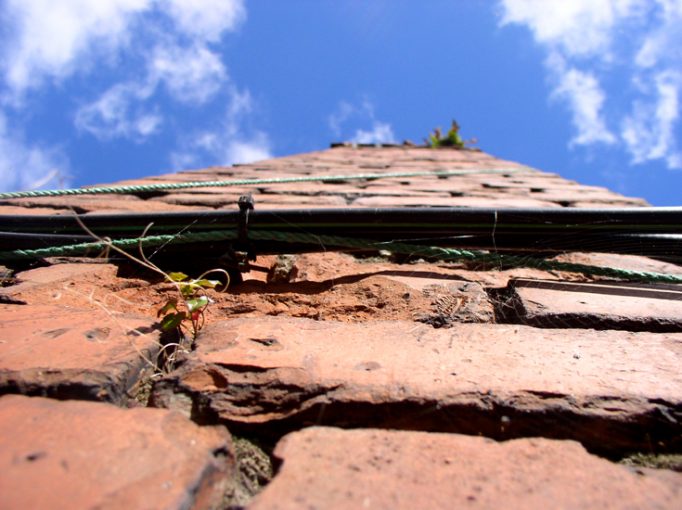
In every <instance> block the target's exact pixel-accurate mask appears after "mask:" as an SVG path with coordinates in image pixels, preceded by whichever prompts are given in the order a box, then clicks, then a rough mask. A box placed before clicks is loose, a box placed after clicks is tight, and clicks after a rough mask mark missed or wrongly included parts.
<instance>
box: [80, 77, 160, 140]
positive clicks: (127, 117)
mask: <svg viewBox="0 0 682 510" xmlns="http://www.w3.org/2000/svg"><path fill="white" fill-rule="evenodd" d="M153 90H154V89H153V87H149V86H147V87H145V86H139V85H138V84H136V83H125V84H118V85H114V86H113V87H111V88H110V89H109V90H107V91H106V92H105V93H104V94H102V95H101V96H100V97H99V99H97V100H96V101H94V102H92V103H90V104H87V105H85V106H83V107H81V108H80V109H79V110H78V112H77V113H76V118H75V123H76V127H77V128H78V129H80V130H83V131H87V132H89V133H90V134H92V135H95V136H96V137H97V138H99V139H101V140H110V139H113V138H116V137H125V138H132V139H135V140H138V141H139V140H142V139H143V138H145V137H147V136H149V135H152V134H154V133H155V132H157V131H158V129H159V128H160V126H161V123H162V118H161V116H160V115H158V114H154V113H150V112H146V111H144V110H143V109H141V108H140V107H139V106H137V105H136V104H135V102H136V101H137V102H141V101H144V100H146V99H147V98H149V97H150V96H151V95H152V93H153ZM136 106H137V107H136Z"/></svg>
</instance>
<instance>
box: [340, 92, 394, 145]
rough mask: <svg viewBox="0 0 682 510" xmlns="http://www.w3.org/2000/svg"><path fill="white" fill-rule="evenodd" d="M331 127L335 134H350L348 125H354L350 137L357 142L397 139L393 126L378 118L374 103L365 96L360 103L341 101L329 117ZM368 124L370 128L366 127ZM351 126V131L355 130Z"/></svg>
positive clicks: (382, 141)
mask: <svg viewBox="0 0 682 510" xmlns="http://www.w3.org/2000/svg"><path fill="white" fill-rule="evenodd" d="M327 124H328V126H329V129H331V131H332V132H333V133H334V136H337V137H344V136H348V135H347V133H348V132H349V130H348V128H346V126H349V125H351V126H353V128H354V134H353V135H351V136H350V137H349V138H348V139H349V140H350V141H351V142H356V143H387V142H393V141H395V135H394V134H393V128H392V127H391V125H390V124H389V123H387V122H382V121H379V120H377V118H376V115H375V114H374V105H373V104H372V103H371V102H370V101H369V100H368V99H367V98H364V99H363V100H362V102H361V103H360V104H359V105H354V104H352V103H349V102H347V101H341V102H340V103H339V104H338V106H337V107H336V110H335V111H334V112H333V113H332V114H331V115H330V116H329V117H328V118H327ZM367 124H369V125H370V127H369V128H365V127H364V126H366V125H367ZM353 128H351V131H352V130H353Z"/></svg>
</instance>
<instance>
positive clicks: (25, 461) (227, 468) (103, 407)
mask: <svg viewBox="0 0 682 510" xmlns="http://www.w3.org/2000/svg"><path fill="white" fill-rule="evenodd" d="M233 472H234V454H233V451H232V443H231V440H230V438H229V435H228V434H227V432H226V430H225V429H223V428H218V427H198V426H196V425H195V424H193V423H192V422H190V421H189V420H187V419H186V418H185V417H183V416H181V415H179V414H178V413H174V412H168V411H164V410H160V409H126V410H124V409H118V408H116V407H114V406H111V405H108V404H101V403H94V402H75V401H72V402H59V401H55V400H50V399H44V398H38V397H34V398H28V397H22V396H18V395H6V396H4V397H2V398H0V494H2V496H1V502H0V507H2V508H3V509H8V510H9V509H17V510H24V509H29V508H36V509H37V508H102V509H105V508H106V509H115V508H121V509H123V508H135V509H144V508H148V509H155V508H168V509H178V510H179V509H187V508H196V509H202V508H204V509H208V508H217V507H218V505H219V504H220V503H221V501H222V498H223V495H224V493H225V491H226V490H227V489H228V488H229V485H230V484H231V480H232V479H233Z"/></svg>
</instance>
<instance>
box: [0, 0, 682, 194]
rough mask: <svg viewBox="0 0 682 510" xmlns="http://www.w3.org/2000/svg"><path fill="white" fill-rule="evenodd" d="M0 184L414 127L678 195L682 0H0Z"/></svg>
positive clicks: (108, 174)
mask: <svg viewBox="0 0 682 510" xmlns="http://www.w3.org/2000/svg"><path fill="white" fill-rule="evenodd" d="M0 21H1V24H0V27H1V28H0V51H1V52H2V59H0V66H1V68H0V189H1V190H3V191H9V190H18V189H30V188H36V187H58V186H80V185H85V184H94V183H104V182H111V181H116V180H122V179H130V178H135V177H141V176H146V175H153V174H159V173H165V172H168V171H172V170H177V169H185V168H200V167H203V166H209V165H226V164H231V163H236V162H248V161H253V160H258V159H262V158H266V157H272V156H282V155H288V154H294V153H299V152H305V151H311V150H318V149H322V148H326V147H328V145H329V143H330V142H332V141H342V140H350V141H360V142H382V141H387V142H388V141H402V140H405V139H410V140H413V141H415V142H421V141H422V140H423V139H424V138H425V137H426V136H427V134H428V133H429V131H430V130H431V129H432V128H434V127H436V126H442V127H444V128H446V127H447V126H448V125H449V123H450V120H451V119H453V118H455V119H457V121H458V122H459V123H460V125H461V126H462V134H463V135H464V137H465V138H469V137H476V138H477V139H478V146H479V147H480V148H482V149H483V150H485V151H486V152H489V153H491V154H493V155H496V156H498V157H501V158H507V159H512V160H515V161H519V162H522V163H526V164H529V165H531V166H535V167H537V168H540V169H543V170H547V171H553V172H557V173H559V174H561V175H563V176H565V177H568V178H571V179H576V180H579V181H580V182H583V183H588V184H597V185H602V186H607V187H609V188H611V189H614V190H616V191H619V192H621V193H625V194H627V195H633V196H641V197H644V198H646V199H647V200H649V201H650V202H651V203H652V204H654V205H682V147H681V146H680V144H681V143H682V141H681V140H682V137H681V136H680V134H681V133H682V128H681V127H680V119H679V116H680V97H679V96H680V91H681V90H682V65H681V64H682V31H680V30H676V29H675V28H676V27H679V26H680V25H681V22H682V0H572V1H570V2H568V1H564V0H556V1H554V0H495V1H493V0H490V1H483V0H480V1H477V0H449V1H448V0H427V1H418V0H373V1H361V0H353V1H351V0H335V1H331V0H290V1H286V2H285V1H281V0H251V1H240V0H97V1H92V0H0Z"/></svg>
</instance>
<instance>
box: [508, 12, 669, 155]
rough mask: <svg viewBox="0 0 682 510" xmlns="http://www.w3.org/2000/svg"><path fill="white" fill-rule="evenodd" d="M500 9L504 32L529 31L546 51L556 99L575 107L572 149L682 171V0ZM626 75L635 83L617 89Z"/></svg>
mask: <svg viewBox="0 0 682 510" xmlns="http://www.w3.org/2000/svg"><path fill="white" fill-rule="evenodd" d="M500 6H501V19H500V24H501V25H509V24H519V25H522V26H525V27H527V28H528V29H529V30H530V32H531V33H532V35H533V37H534V39H535V41H536V43H537V44H539V45H540V46H541V47H543V48H544V49H545V50H546V52H547V55H548V57H547V60H546V67H547V70H548V71H549V73H548V77H549V82H550V84H551V86H552V89H553V90H552V93H551V97H552V98H556V99H559V100H561V101H562V102H564V103H565V104H566V105H567V106H568V107H569V109H570V112H571V116H572V120H573V124H574V127H575V130H576V134H575V136H574V137H573V138H572V140H571V145H582V146H589V145H592V144H609V145H611V146H613V147H617V148H620V149H624V150H626V151H627V152H628V153H629V154H630V155H631V157H632V162H633V163H642V162H645V161H654V160H662V161H664V162H665V163H666V164H667V166H668V167H669V168H679V167H680V166H682V165H680V161H681V160H682V156H681V155H680V153H679V151H678V148H677V146H676V138H679V113H680V104H679V101H678V96H679V90H680V79H679V69H681V68H682V31H680V30H679V27H680V26H682V0H600V1H595V0H571V1H563V0H500ZM623 75H625V76H628V77H629V81H627V82H626V83H624V84H623V83H622V78H621V84H620V86H618V85H617V86H616V87H617V88H616V87H614V86H613V85H612V84H613V83H614V82H615V80H617V79H618V78H616V77H617V76H623ZM673 77H675V78H673ZM605 84H609V86H606V85H605ZM607 114H608V115H607ZM609 122H611V123H612V125H618V126H619V130H620V131H619V133H617V134H616V133H615V131H614V130H612V129H610V128H609ZM676 133H677V136H676Z"/></svg>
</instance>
